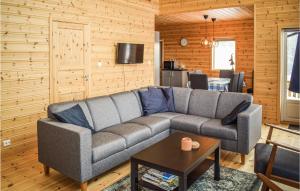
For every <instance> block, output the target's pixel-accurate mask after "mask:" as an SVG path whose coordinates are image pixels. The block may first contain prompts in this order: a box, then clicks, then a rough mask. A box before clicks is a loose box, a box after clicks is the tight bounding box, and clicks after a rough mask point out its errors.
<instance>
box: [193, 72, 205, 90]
mask: <svg viewBox="0 0 300 191" xmlns="http://www.w3.org/2000/svg"><path fill="white" fill-rule="evenodd" d="M189 78H190V82H191V83H190V86H191V88H192V89H204V90H208V78H207V75H206V74H190V75H189Z"/></svg>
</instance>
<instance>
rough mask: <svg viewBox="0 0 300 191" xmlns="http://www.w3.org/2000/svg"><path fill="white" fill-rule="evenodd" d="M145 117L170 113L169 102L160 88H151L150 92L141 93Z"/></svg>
mask: <svg viewBox="0 0 300 191" xmlns="http://www.w3.org/2000/svg"><path fill="white" fill-rule="evenodd" d="M139 96H140V98H141V102H142V106H143V112H144V115H150V114H153V113H159V112H166V111H168V105H167V100H166V98H165V96H164V94H163V92H162V90H161V89H159V88H149V89H148V91H139Z"/></svg>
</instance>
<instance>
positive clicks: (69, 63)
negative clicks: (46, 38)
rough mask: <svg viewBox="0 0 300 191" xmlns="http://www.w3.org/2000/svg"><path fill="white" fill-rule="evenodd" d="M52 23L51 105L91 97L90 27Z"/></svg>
mask: <svg viewBox="0 0 300 191" xmlns="http://www.w3.org/2000/svg"><path fill="white" fill-rule="evenodd" d="M51 23H52V38H51V41H52V42H50V43H51V45H50V46H51V47H52V50H50V51H51V58H52V62H50V75H51V80H50V99H51V101H50V102H51V103H55V102H63V101H71V100H80V99H84V98H86V97H88V94H89V79H90V72H89V46H90V39H89V32H90V31H89V30H90V29H89V25H85V24H76V23H66V22H56V21H53V22H51Z"/></svg>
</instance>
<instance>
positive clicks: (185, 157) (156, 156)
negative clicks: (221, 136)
mask: <svg viewBox="0 0 300 191" xmlns="http://www.w3.org/2000/svg"><path fill="white" fill-rule="evenodd" d="M183 137H190V138H191V139H192V140H193V141H198V142H199V143H200V148H199V149H198V150H193V151H182V150H181V139H182V138H183ZM213 153H214V154H215V160H210V159H207V158H208V156H210V155H211V154H213ZM213 163H214V164H215V177H214V178H215V180H219V179H220V164H219V163H220V140H218V139H214V138H209V137H204V136H198V135H194V134H189V133H179V132H177V133H173V134H171V135H170V136H169V137H167V138H165V139H164V140H162V141H160V142H158V143H156V144H154V145H152V146H150V147H148V148H147V149H145V150H143V151H141V152H139V153H137V154H135V155H134V156H132V157H131V188H132V190H137V185H138V184H139V183H138V178H137V176H138V165H139V164H140V165H144V166H147V167H150V168H154V169H157V170H160V171H164V172H168V173H171V174H174V175H177V176H178V177H179V189H178V190H180V191H183V190H186V189H187V187H188V185H190V184H191V183H192V182H193V181H194V180H195V179H197V178H198V177H199V176H200V175H201V174H203V173H204V172H206V171H207V169H208V168H209V167H210V166H211V165H212V164H213Z"/></svg>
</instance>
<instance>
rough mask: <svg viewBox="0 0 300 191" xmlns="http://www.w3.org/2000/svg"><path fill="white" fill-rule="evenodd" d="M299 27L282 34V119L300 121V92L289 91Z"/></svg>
mask: <svg viewBox="0 0 300 191" xmlns="http://www.w3.org/2000/svg"><path fill="white" fill-rule="evenodd" d="M299 32H300V29H299V28H293V29H284V30H283V31H282V34H281V38H282V39H281V41H282V45H281V58H282V59H281V121H285V122H294V123H299V119H300V118H299V116H300V111H299V108H300V94H299V93H295V92H291V91H289V85H290V79H291V74H292V69H293V63H294V58H295V55H296V53H295V52H296V46H297V38H298V33H299Z"/></svg>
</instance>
